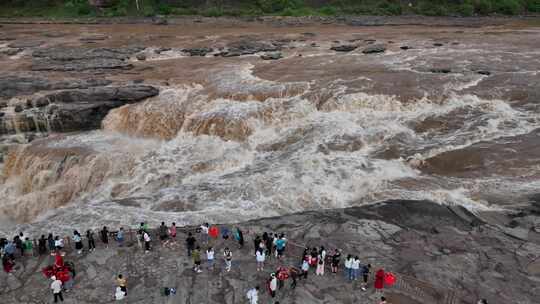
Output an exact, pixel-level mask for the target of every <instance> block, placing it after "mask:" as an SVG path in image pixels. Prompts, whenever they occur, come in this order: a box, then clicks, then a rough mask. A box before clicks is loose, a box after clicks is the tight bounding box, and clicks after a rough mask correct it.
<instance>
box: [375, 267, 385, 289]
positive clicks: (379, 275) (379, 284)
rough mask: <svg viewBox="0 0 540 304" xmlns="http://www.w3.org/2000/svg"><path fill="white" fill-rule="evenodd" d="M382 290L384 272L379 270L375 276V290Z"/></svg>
mask: <svg viewBox="0 0 540 304" xmlns="http://www.w3.org/2000/svg"><path fill="white" fill-rule="evenodd" d="M383 288H384V270H383V269H379V270H377V273H376V274H375V290H377V291H382V289H383Z"/></svg>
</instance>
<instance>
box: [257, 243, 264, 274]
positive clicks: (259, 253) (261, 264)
mask: <svg viewBox="0 0 540 304" xmlns="http://www.w3.org/2000/svg"><path fill="white" fill-rule="evenodd" d="M255 259H256V261H257V271H263V270H264V260H265V259H266V252H265V251H264V250H263V249H260V248H259V250H257V252H256V253H255Z"/></svg>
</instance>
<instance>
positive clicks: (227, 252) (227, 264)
mask: <svg viewBox="0 0 540 304" xmlns="http://www.w3.org/2000/svg"><path fill="white" fill-rule="evenodd" d="M223 257H224V258H225V270H227V272H229V271H231V267H232V252H231V250H230V249H229V247H225V250H223Z"/></svg>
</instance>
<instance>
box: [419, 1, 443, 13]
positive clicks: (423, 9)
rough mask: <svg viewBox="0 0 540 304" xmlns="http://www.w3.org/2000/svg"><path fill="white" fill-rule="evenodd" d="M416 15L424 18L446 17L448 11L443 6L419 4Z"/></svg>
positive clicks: (427, 3)
mask: <svg viewBox="0 0 540 304" xmlns="http://www.w3.org/2000/svg"><path fill="white" fill-rule="evenodd" d="M417 13H419V14H421V15H426V16H444V15H448V11H447V9H446V7H445V6H444V5H440V4H437V3H433V2H432V1H427V2H421V3H420V5H418V9H417Z"/></svg>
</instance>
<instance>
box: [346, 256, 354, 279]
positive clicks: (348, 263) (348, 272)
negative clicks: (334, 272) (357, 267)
mask: <svg viewBox="0 0 540 304" xmlns="http://www.w3.org/2000/svg"><path fill="white" fill-rule="evenodd" d="M352 261H353V258H352V256H351V255H350V254H349V255H347V258H346V259H345V275H346V276H347V278H348V279H349V281H352V279H353V275H352Z"/></svg>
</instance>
